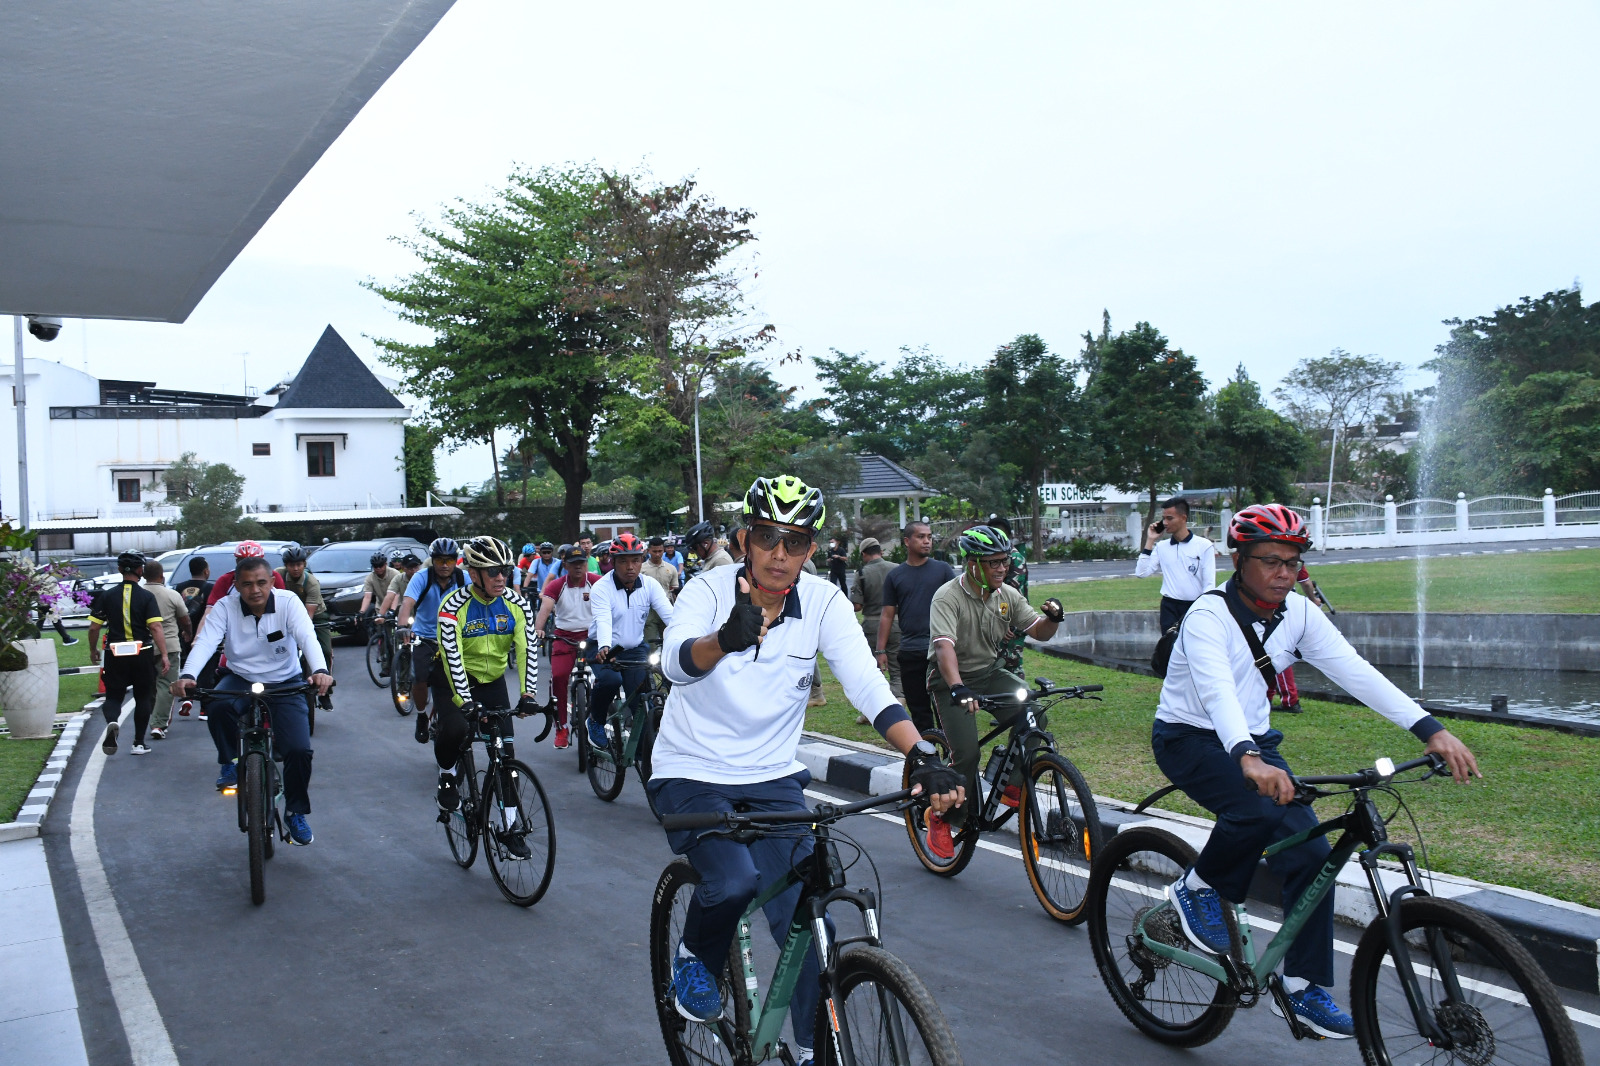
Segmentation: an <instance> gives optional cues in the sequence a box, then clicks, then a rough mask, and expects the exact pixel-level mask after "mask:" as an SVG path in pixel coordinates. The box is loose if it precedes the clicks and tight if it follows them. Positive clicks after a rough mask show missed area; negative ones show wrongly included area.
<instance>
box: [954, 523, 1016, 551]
mask: <svg viewBox="0 0 1600 1066" xmlns="http://www.w3.org/2000/svg"><path fill="white" fill-rule="evenodd" d="M956 549H957V551H958V552H959V553H960V555H961V558H963V559H981V558H983V557H984V556H986V555H1010V554H1011V538H1010V537H1008V536H1006V535H1005V534H1004V533H1002V532H1000V531H999V530H998V529H995V528H994V527H993V526H973V527H972V528H971V529H969V530H967V531H966V532H964V533H962V534H961V539H960V540H959V541H957V542H956Z"/></svg>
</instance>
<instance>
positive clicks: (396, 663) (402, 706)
mask: <svg viewBox="0 0 1600 1066" xmlns="http://www.w3.org/2000/svg"><path fill="white" fill-rule="evenodd" d="M415 640H416V638H415V637H414V636H413V635H412V633H411V628H410V627H409V626H408V627H406V628H404V629H401V628H399V627H396V628H395V630H394V653H393V655H392V656H391V657H390V659H389V699H390V700H391V701H393V703H394V709H395V713H397V714H399V715H401V716H402V717H404V716H405V715H408V714H410V713H411V711H412V705H411V685H412V683H413V681H414V678H413V663H412V658H411V652H412V648H413V647H414V645H415Z"/></svg>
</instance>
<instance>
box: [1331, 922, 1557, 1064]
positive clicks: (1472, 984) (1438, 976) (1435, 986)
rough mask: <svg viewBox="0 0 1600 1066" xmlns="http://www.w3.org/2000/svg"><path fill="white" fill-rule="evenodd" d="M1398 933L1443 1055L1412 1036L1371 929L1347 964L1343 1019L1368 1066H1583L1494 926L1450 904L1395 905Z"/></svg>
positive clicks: (1390, 963)
mask: <svg viewBox="0 0 1600 1066" xmlns="http://www.w3.org/2000/svg"><path fill="white" fill-rule="evenodd" d="M1400 927H1401V929H1402V931H1403V935H1404V938H1405V944H1406V954H1407V955H1408V956H1409V957H1410V960H1411V969H1412V971H1413V972H1414V973H1415V974H1416V975H1417V985H1418V987H1419V989H1420V990H1421V992H1422V999H1423V1002H1424V1003H1425V1004H1426V1007H1427V1009H1428V1010H1430V1011H1431V1012H1432V1015H1433V1022H1434V1024H1435V1025H1437V1026H1438V1027H1439V1029H1440V1030H1441V1031H1442V1032H1443V1033H1444V1034H1445V1035H1446V1036H1447V1037H1449V1040H1450V1043H1451V1045H1452V1046H1451V1047H1449V1048H1442V1047H1436V1046H1433V1045H1431V1044H1430V1043H1429V1041H1428V1038H1427V1037H1426V1036H1423V1035H1422V1034H1421V1033H1420V1032H1418V1028H1419V1027H1418V1025H1417V1020H1416V1018H1415V1017H1413V1016H1412V1013H1411V1007H1410V1004H1409V1002H1408V1001H1407V999H1406V994H1405V991H1404V989H1403V988H1402V987H1401V984H1400V980H1399V975H1398V973H1397V972H1396V970H1395V968H1394V957H1393V955H1392V954H1391V952H1390V947H1389V937H1388V930H1387V928H1386V924H1385V923H1384V922H1383V921H1382V920H1379V921H1376V922H1373V923H1372V924H1371V925H1369V926H1367V931H1366V932H1365V933H1363V934H1362V936H1361V943H1360V944H1359V945H1357V947H1356V955H1355V960H1354V961H1353V962H1352V963H1351V964H1350V1007H1351V1010H1350V1014H1351V1018H1352V1020H1353V1021H1354V1022H1355V1026H1356V1041H1357V1043H1359V1044H1360V1046H1361V1055H1362V1058H1363V1059H1365V1060H1366V1061H1367V1062H1368V1063H1370V1064H1372V1066H1390V1064H1391V1063H1409V1062H1419V1061H1427V1062H1439V1063H1447V1062H1460V1063H1469V1064H1471V1066H1487V1064H1489V1063H1502V1062H1503V1063H1552V1064H1555V1066H1569V1064H1570V1066H1577V1064H1579V1063H1582V1062H1583V1051H1582V1049H1581V1048H1580V1047H1579V1045H1578V1036H1577V1033H1576V1032H1574V1031H1573V1028H1572V1021H1571V1019H1570V1018H1568V1017H1567V1012H1566V1008H1564V1007H1563V1006H1562V1005H1561V999H1560V997H1559V996H1558V995H1557V993H1556V990H1555V986H1554V985H1553V984H1551V983H1550V978H1548V977H1546V976H1545V973H1544V971H1543V970H1541V969H1540V968H1539V964H1538V963H1536V962H1535V961H1534V960H1533V956H1531V955H1530V954H1528V950H1527V949H1526V948H1524V947H1523V946H1522V945H1521V944H1519V943H1517V941H1516V940H1515V939H1514V938H1513V937H1512V936H1511V934H1510V933H1508V932H1506V931H1505V929H1504V927H1502V926H1501V925H1500V923H1499V922H1496V921H1495V920H1494V919H1492V918H1490V917H1489V916H1487V915H1485V914H1483V913H1482V912H1481V911H1476V910H1473V909H1472V908H1471V907H1468V906H1465V905H1463V904H1460V903H1457V902H1455V901H1453V900H1446V899H1435V898H1433V897H1421V898H1418V897H1412V898H1409V899H1406V900H1403V901H1402V902H1401V904H1400Z"/></svg>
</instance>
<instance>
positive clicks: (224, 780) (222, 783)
mask: <svg viewBox="0 0 1600 1066" xmlns="http://www.w3.org/2000/svg"><path fill="white" fill-rule="evenodd" d="M238 784H239V764H238V763H232V762H231V763H229V764H228V765H226V766H224V767H223V768H222V773H220V774H218V775H217V791H218V792H221V791H222V790H223V789H225V788H235V787H237V786H238Z"/></svg>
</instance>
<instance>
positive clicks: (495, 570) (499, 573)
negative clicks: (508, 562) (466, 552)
mask: <svg viewBox="0 0 1600 1066" xmlns="http://www.w3.org/2000/svg"><path fill="white" fill-rule="evenodd" d="M474 569H477V570H482V571H483V572H484V574H486V575H487V576H489V577H503V578H505V579H506V580H508V581H509V580H510V579H511V575H512V573H514V572H515V571H516V569H517V568H516V567H514V566H479V567H475V568H474Z"/></svg>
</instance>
